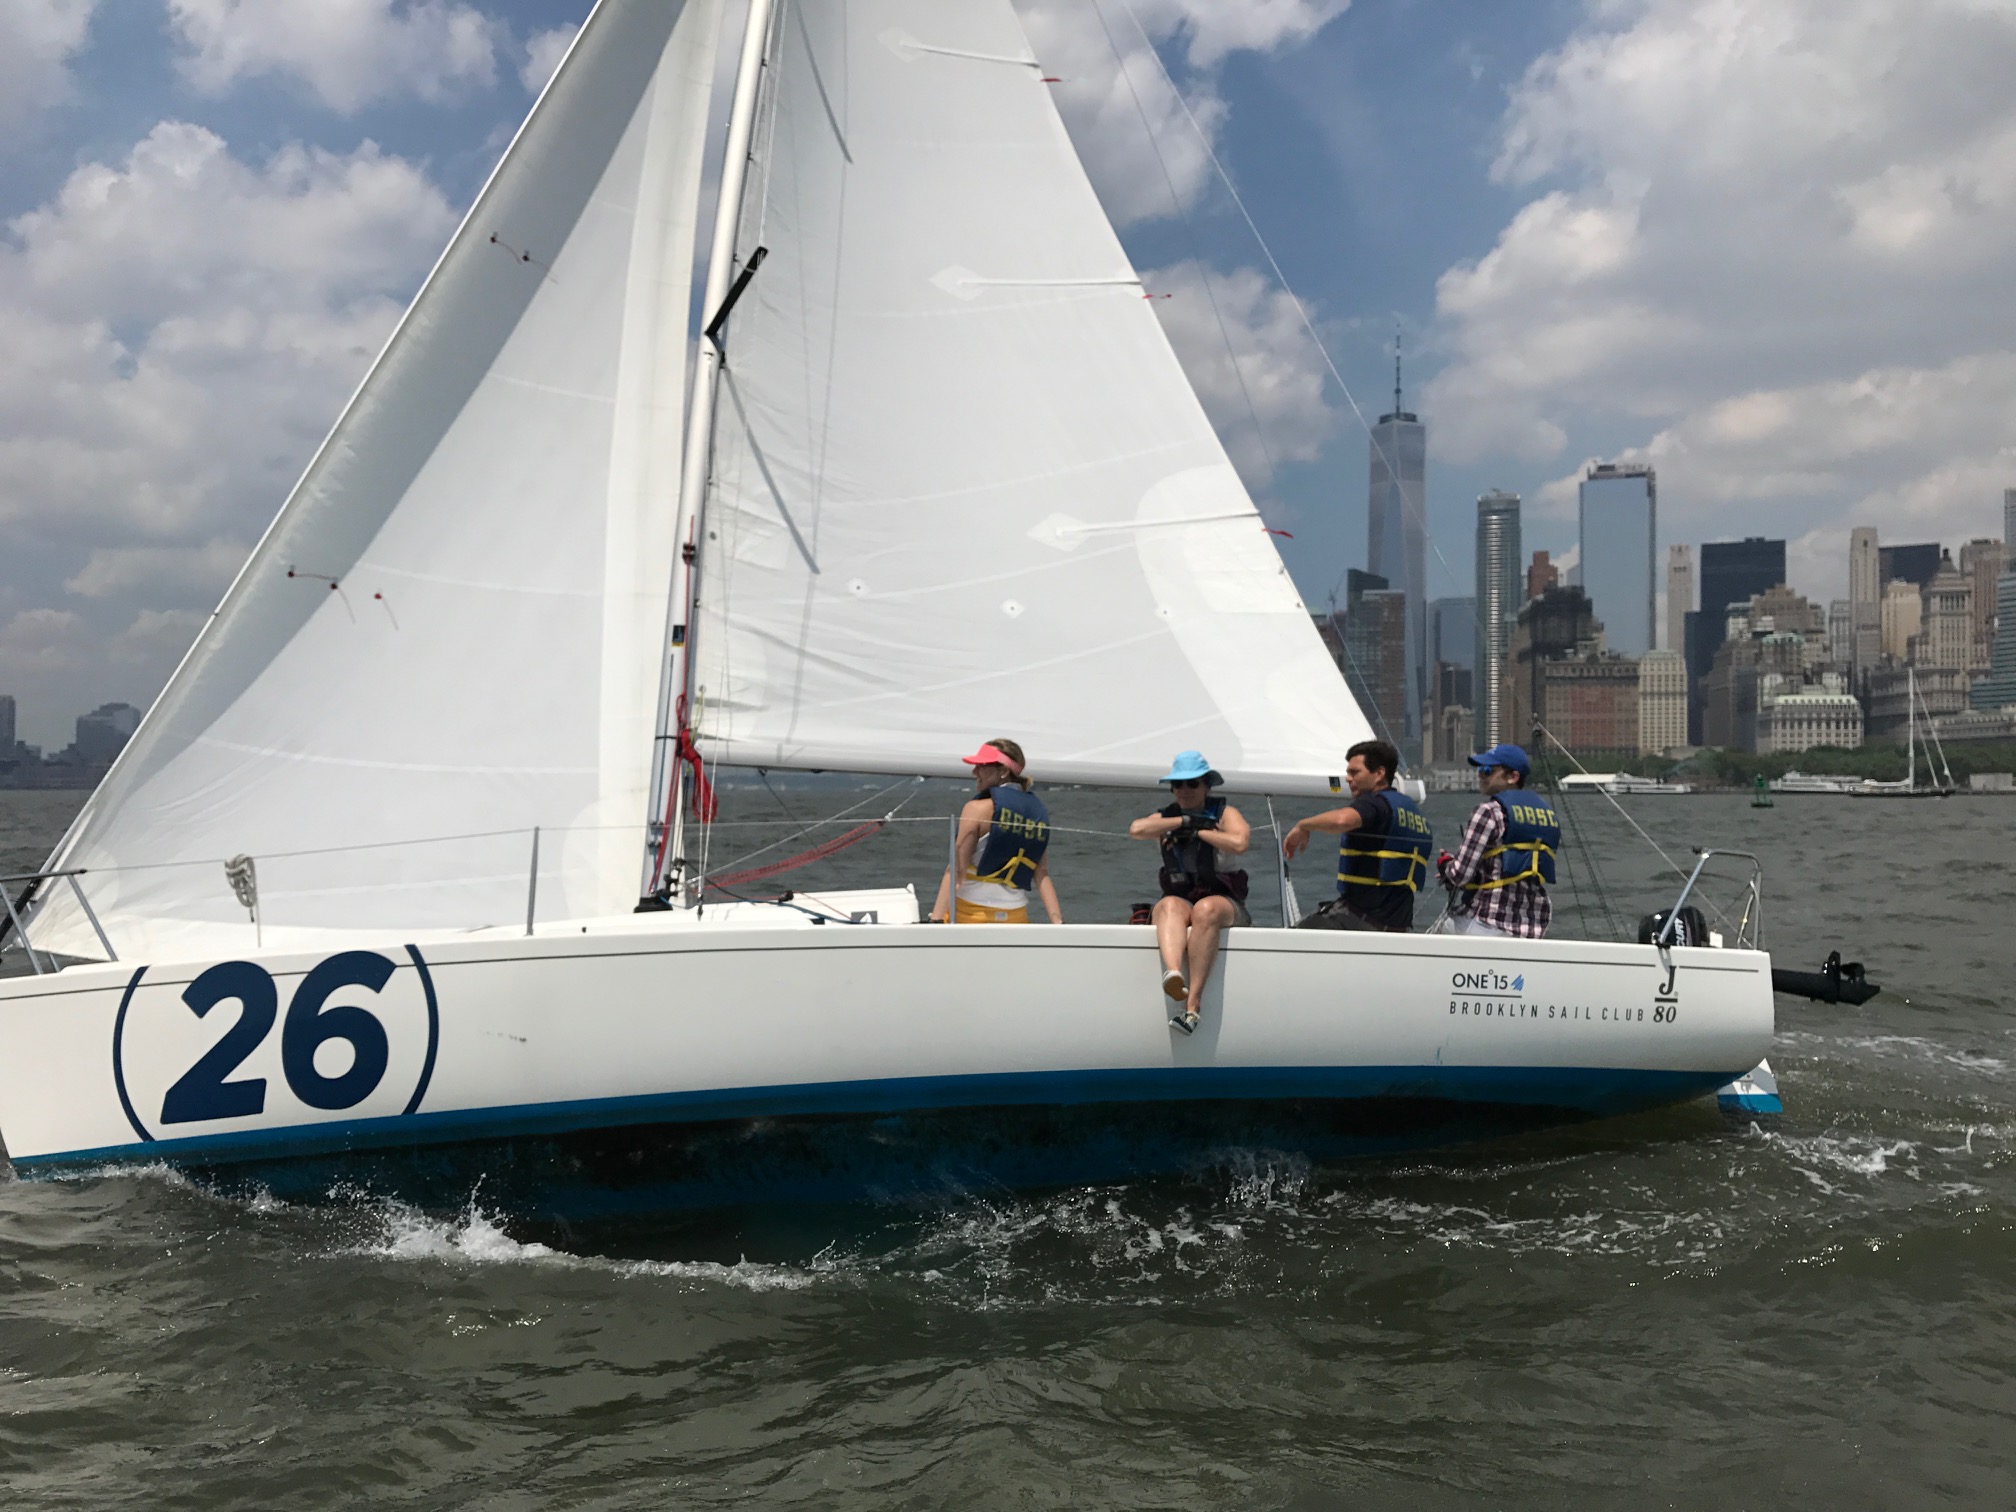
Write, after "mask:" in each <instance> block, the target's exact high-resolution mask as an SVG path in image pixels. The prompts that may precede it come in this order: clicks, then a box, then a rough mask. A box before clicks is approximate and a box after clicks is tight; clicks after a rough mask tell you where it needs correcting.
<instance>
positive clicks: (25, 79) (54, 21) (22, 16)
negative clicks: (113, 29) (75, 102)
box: [0, 0, 98, 129]
mask: <svg viewBox="0 0 2016 1512" xmlns="http://www.w3.org/2000/svg"><path fill="white" fill-rule="evenodd" d="M97 8H98V0H5V3H4V4H0V128H10V129H11V128H12V127H15V126H18V125H20V124H21V123H22V122H25V121H27V120H29V119H30V118H31V117H33V116H34V114H35V113H36V112H37V111H39V110H43V109H46V108H47V107H49V106H51V105H54V104H57V103H59V102H60V101H62V100H63V99H65V98H67V97H68V95H69V93H70V59H71V57H72V56H73V55H74V54H75V53H76V52H77V51H78V50H79V49H80V48H82V47H83V45H84V41H85V38H86V37H87V36H88V35H89V34H90V30H91V14H92V12H93V11H95V10H96V9H97Z"/></svg>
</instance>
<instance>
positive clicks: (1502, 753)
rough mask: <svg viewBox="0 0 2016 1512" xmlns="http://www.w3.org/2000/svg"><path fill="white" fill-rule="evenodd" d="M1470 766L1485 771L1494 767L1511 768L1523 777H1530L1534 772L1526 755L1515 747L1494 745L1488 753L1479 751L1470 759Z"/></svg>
mask: <svg viewBox="0 0 2016 1512" xmlns="http://www.w3.org/2000/svg"><path fill="white" fill-rule="evenodd" d="M1470 765H1472V766H1473V767H1481V768H1483V769H1484V770H1485V771H1489V770H1490V769H1491V768H1492V767H1510V768H1511V769H1512V770H1513V771H1515V772H1517V773H1518V774H1519V775H1520V776H1521V777H1525V776H1528V775H1530V774H1531V772H1532V770H1533V766H1532V763H1531V762H1529V761H1527V759H1526V753H1525V752H1524V751H1522V750H1520V749H1519V747H1518V746H1515V745H1494V746H1493V747H1491V749H1490V750H1488V751H1479V752H1478V753H1477V754H1476V755H1475V756H1472V757H1471V758H1470Z"/></svg>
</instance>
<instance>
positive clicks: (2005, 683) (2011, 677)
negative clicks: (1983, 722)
mask: <svg viewBox="0 0 2016 1512" xmlns="http://www.w3.org/2000/svg"><path fill="white" fill-rule="evenodd" d="M2010 493H2011V494H2016V489H2011V490H2010ZM1995 603H1996V607H1997V612H1996V619H1995V645H1994V649H1993V650H1992V651H1991V652H1990V654H1989V658H1988V675H1987V676H1986V677H1984V678H1981V679H1980V680H1979V681H1977V682H1976V683H1975V684H1974V687H1973V689H1972V691H1971V692H1970V693H1969V695H1968V702H1969V703H1970V704H1971V705H1972V706H1973V707H1974V708H1976V709H1979V710H1981V711H1982V712H1984V713H1993V712H1995V711H1996V710H1999V709H2007V708H2016V571H2011V572H2005V573H2003V574H2002V576H2000V577H1999V578H1997V579H1996V580H1995Z"/></svg>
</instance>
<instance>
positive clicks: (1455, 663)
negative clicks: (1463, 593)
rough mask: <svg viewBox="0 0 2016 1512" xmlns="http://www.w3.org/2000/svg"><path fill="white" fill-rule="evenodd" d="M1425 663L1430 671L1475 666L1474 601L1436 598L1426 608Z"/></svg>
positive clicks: (1475, 613) (1475, 629)
mask: <svg viewBox="0 0 2016 1512" xmlns="http://www.w3.org/2000/svg"><path fill="white" fill-rule="evenodd" d="M1428 661H1429V665H1430V667H1431V669H1432V668H1433V667H1434V666H1435V665H1437V664H1439V663H1442V662H1447V663H1448V664H1449V665H1450V666H1452V667H1469V668H1474V667H1475V666H1476V665H1477V600H1475V599H1474V598H1439V599H1436V600H1435V601H1434V602H1433V603H1432V604H1430V605H1429V606H1428ZM1464 702H1465V703H1468V702H1469V700H1468V699H1467V698H1466V699H1465V700H1464Z"/></svg>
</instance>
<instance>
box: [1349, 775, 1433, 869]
mask: <svg viewBox="0 0 2016 1512" xmlns="http://www.w3.org/2000/svg"><path fill="white" fill-rule="evenodd" d="M1379 796H1380V797H1381V798H1384V799H1385V800H1386V802H1387V803H1388V804H1389V805H1390V806H1391V808H1392V811H1393V817H1392V819H1391V820H1390V821H1389V824H1388V828H1387V831H1386V833H1385V834H1383V835H1375V834H1368V833H1367V832H1366V831H1365V829H1364V827H1363V826H1360V827H1359V828H1357V829H1355V830H1349V831H1346V833H1345V835H1344V838H1343V839H1342V840H1341V841H1339V842H1338V845H1337V891H1338V893H1339V894H1340V895H1341V894H1342V893H1343V891H1344V888H1345V886H1346V885H1347V884H1348V885H1350V886H1352V887H1404V888H1406V889H1407V891H1409V892H1419V891H1420V890H1421V884H1422V882H1424V881H1425V880H1427V876H1428V857H1429V854H1430V853H1431V852H1432V851H1433V850H1434V849H1435V834H1434V831H1432V830H1431V829H1429V827H1428V816H1427V815H1426V814H1424V813H1422V812H1421V805H1420V804H1418V803H1416V802H1415V801H1414V800H1413V799H1412V798H1409V797H1408V796H1407V795H1406V794H1405V793H1403V792H1401V791H1400V790H1399V789H1397V788H1381V789H1380V790H1379Z"/></svg>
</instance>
